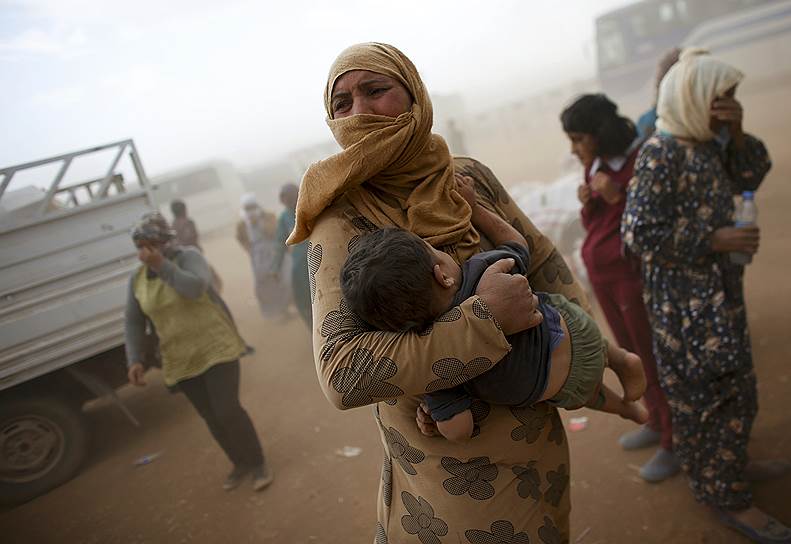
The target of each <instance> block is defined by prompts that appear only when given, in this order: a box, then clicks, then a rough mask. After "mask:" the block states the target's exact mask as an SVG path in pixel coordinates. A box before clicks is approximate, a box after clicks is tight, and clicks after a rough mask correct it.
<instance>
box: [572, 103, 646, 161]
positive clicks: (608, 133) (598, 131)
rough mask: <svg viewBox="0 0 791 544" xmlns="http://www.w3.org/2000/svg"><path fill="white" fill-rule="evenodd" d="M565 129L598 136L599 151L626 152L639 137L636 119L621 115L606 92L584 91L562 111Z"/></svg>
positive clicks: (605, 154) (601, 153) (606, 153)
mask: <svg viewBox="0 0 791 544" xmlns="http://www.w3.org/2000/svg"><path fill="white" fill-rule="evenodd" d="M560 122H561V123H562V124H563V130H564V131H565V132H581V133H583V134H590V135H591V136H593V137H594V138H595V139H596V154H597V155H599V156H602V157H615V156H618V155H621V154H623V153H624V152H625V151H626V150H627V149H628V148H629V146H630V145H631V143H632V142H633V141H634V139H635V138H636V137H637V129H636V128H635V126H634V123H632V121H630V120H629V119H627V118H626V117H622V116H620V115H618V106H616V105H615V103H614V102H613V101H612V100H610V99H609V98H607V96H605V95H603V94H583V95H582V96H580V97H579V98H577V99H576V100H575V101H574V102H573V103H572V104H571V105H570V106H569V107H567V108H566V109H565V110H563V113H561V114H560Z"/></svg>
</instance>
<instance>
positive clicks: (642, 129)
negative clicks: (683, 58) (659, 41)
mask: <svg viewBox="0 0 791 544" xmlns="http://www.w3.org/2000/svg"><path fill="white" fill-rule="evenodd" d="M680 54H681V49H680V48H678V47H674V48H673V49H671V50H670V51H668V52H667V53H665V54H664V56H663V57H662V58H661V59H659V64H658V65H657V67H656V95H655V96H654V105H653V106H652V107H651V109H650V110H648V111H647V112H645V113H644V114H642V115H641V116H640V118H639V119H638V120H637V133H638V134H639V135H640V137H641V138H642V139H643V140H645V139H647V138H648V137H649V136H651V135H652V134H653V133H654V130H656V126H655V125H656V101H657V98H658V97H659V84H660V83H662V78H663V77H665V74H666V73H667V71H668V70H670V69H671V68H672V67H673V65H674V64H675V63H677V62H678V56H679V55H680Z"/></svg>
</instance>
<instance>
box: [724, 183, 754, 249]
mask: <svg viewBox="0 0 791 544" xmlns="http://www.w3.org/2000/svg"><path fill="white" fill-rule="evenodd" d="M757 220H758V208H757V207H756V205H755V196H754V193H753V192H752V191H744V192H743V193H742V201H741V202H740V203H739V205H738V206H737V208H736V221H735V223H734V226H735V227H750V226H752V225H755V222H756V221H757ZM730 255H731V262H732V263H733V264H741V265H745V264H750V263H751V262H752V261H753V256H752V255H750V254H749V253H742V252H740V251H732V252H731V254H730Z"/></svg>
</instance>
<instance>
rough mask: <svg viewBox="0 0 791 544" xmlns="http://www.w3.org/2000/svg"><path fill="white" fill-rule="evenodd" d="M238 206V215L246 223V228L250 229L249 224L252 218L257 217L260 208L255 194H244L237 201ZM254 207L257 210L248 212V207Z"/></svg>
mask: <svg viewBox="0 0 791 544" xmlns="http://www.w3.org/2000/svg"><path fill="white" fill-rule="evenodd" d="M239 205H240V206H241V209H240V210H239V214H240V215H241V216H242V219H244V222H245V223H247V227H248V228H249V227H250V222H251V221H252V220H253V218H254V216H257V215H258V209H260V206H259V205H258V200H257V199H256V197H255V193H245V194H243V195H242V198H240V199H239ZM251 206H255V207H256V208H257V209H256V210H255V211H253V212H251V211H250V210H248V209H247V208H248V207H251Z"/></svg>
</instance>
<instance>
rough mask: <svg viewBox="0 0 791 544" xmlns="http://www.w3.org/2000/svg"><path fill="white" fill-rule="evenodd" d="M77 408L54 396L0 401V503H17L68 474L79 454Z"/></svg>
mask: <svg viewBox="0 0 791 544" xmlns="http://www.w3.org/2000/svg"><path fill="white" fill-rule="evenodd" d="M87 445H88V433H87V429H86V426H85V421H84V417H83V415H82V413H81V412H80V410H79V408H78V407H76V406H74V405H73V404H71V403H68V402H66V401H64V400H63V399H61V398H58V397H31V398H15V397H12V398H10V399H6V398H4V399H2V401H0V503H2V504H6V505H9V504H19V503H22V502H25V501H29V500H30V499H32V498H34V497H37V496H39V495H41V494H43V493H45V492H47V491H49V490H50V489H52V488H54V487H57V486H59V485H60V484H62V483H64V482H66V481H67V480H69V479H70V478H71V477H72V476H74V474H75V473H76V472H77V470H78V469H79V468H80V464H81V463H82V461H83V458H84V457H85V452H86V449H87Z"/></svg>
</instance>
